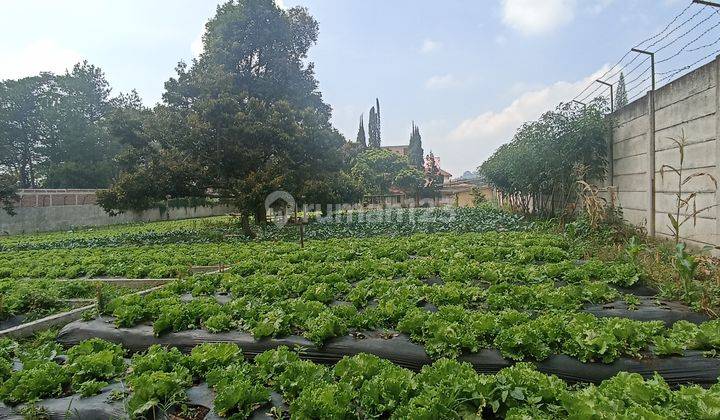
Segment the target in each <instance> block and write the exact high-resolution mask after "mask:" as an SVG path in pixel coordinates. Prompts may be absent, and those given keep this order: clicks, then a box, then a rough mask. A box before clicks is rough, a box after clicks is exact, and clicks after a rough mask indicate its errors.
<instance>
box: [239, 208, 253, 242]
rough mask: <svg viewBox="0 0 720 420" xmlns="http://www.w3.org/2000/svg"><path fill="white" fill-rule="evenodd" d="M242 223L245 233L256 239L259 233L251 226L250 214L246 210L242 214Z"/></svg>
mask: <svg viewBox="0 0 720 420" xmlns="http://www.w3.org/2000/svg"><path fill="white" fill-rule="evenodd" d="M240 225H241V226H242V230H243V233H244V234H245V236H247V237H248V238H250V239H255V238H256V237H257V235H255V232H253V230H252V229H251V228H250V215H249V214H247V213H246V212H242V214H241V215H240Z"/></svg>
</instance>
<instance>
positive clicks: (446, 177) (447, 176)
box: [440, 169, 452, 185]
mask: <svg viewBox="0 0 720 420" xmlns="http://www.w3.org/2000/svg"><path fill="white" fill-rule="evenodd" d="M440 175H442V177H443V185H445V184H447V183H449V182H450V178H452V174H451V173H450V172H448V171H446V170H443V169H440Z"/></svg>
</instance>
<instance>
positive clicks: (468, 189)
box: [440, 178, 494, 207]
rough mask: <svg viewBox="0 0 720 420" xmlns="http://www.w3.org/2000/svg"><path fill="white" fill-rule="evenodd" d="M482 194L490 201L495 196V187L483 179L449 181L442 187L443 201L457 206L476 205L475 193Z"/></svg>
mask: <svg viewBox="0 0 720 420" xmlns="http://www.w3.org/2000/svg"><path fill="white" fill-rule="evenodd" d="M478 193H479V194H482V195H484V196H485V198H486V199H487V200H488V201H489V200H492V199H493V198H494V192H493V189H492V188H491V187H490V186H489V185H488V184H487V183H486V182H484V181H483V180H482V179H479V178H476V179H472V180H461V179H459V180H457V181H449V182H447V183H445V184H443V186H442V188H441V189H440V196H441V200H442V203H443V204H445V205H450V206H456V207H472V206H474V205H475V194H478Z"/></svg>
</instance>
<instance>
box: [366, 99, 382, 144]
mask: <svg viewBox="0 0 720 420" xmlns="http://www.w3.org/2000/svg"><path fill="white" fill-rule="evenodd" d="M368 135H369V139H368V146H369V147H371V148H373V149H379V148H380V127H379V121H378V117H377V112H375V107H372V108H370V117H369V119H368Z"/></svg>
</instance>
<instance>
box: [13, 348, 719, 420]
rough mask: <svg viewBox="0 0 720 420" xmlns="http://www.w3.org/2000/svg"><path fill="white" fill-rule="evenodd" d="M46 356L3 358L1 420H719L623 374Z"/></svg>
mask: <svg viewBox="0 0 720 420" xmlns="http://www.w3.org/2000/svg"><path fill="white" fill-rule="evenodd" d="M47 346H48V344H45V345H42V344H41V345H39V348H40V350H39V351H38V350H36V349H23V347H22V346H21V347H19V348H15V349H14V350H13V347H12V346H8V345H7V343H4V346H3V347H0V350H2V351H1V352H0V361H3V363H5V364H6V366H7V363H8V362H9V361H11V358H12V357H13V356H16V357H19V358H21V359H22V360H24V361H25V362H27V366H28V367H27V369H23V368H22V366H19V365H18V364H16V367H15V369H13V370H12V371H3V373H2V375H3V376H4V377H5V378H7V380H6V381H5V382H4V384H3V385H2V386H0V398H1V399H2V400H3V401H4V402H5V403H6V404H8V405H7V406H3V405H0V415H2V416H3V418H18V417H19V416H21V415H22V416H23V417H26V418H27V417H28V416H29V417H33V416H35V417H38V416H41V415H42V416H45V417H49V418H53V419H61V418H63V419H66V418H73V419H82V420H94V419H107V418H127V417H131V418H172V419H177V420H198V419H208V420H210V419H217V418H221V417H230V416H232V417H233V418H238V419H239V418H251V419H269V418H288V417H289V416H292V417H293V418H444V417H455V416H461V415H462V414H463V413H464V414H466V415H468V414H470V413H473V414H475V416H482V417H483V418H527V417H530V418H565V417H570V418H578V417H586V416H593V417H598V418H604V417H608V416H630V417H631V416H632V415H633V413H638V412H640V413H644V416H645V417H647V416H650V415H654V416H661V417H662V416H665V417H672V418H678V419H696V418H714V416H715V415H716V414H717V413H718V412H719V410H720V385H718V384H715V385H713V386H712V387H711V388H709V389H703V388H701V387H698V386H696V385H692V386H679V387H677V388H676V389H675V390H672V389H671V387H670V386H669V385H668V384H667V383H666V382H665V381H664V380H663V379H662V378H661V377H659V376H652V377H650V378H648V379H643V378H642V377H641V376H640V375H638V374H632V373H626V372H623V373H619V374H617V375H615V376H613V377H612V378H609V379H607V380H605V381H603V382H602V383H600V385H598V386H594V385H582V386H569V384H568V383H566V382H564V381H563V380H561V379H559V378H558V377H556V376H555V375H547V374H545V373H542V372H540V371H538V369H537V368H535V367H534V366H533V365H531V364H526V363H520V364H516V365H513V366H509V367H505V368H502V369H500V370H499V371H498V372H497V373H495V374H492V375H484V374H478V373H477V372H476V370H475V369H474V368H473V367H472V365H470V364H469V363H463V362H459V361H454V360H447V359H442V360H438V361H435V362H432V363H431V364H428V365H426V366H424V367H422V369H420V370H419V372H414V371H410V370H407V369H405V368H403V367H400V366H398V365H397V364H394V363H392V362H390V361H388V360H384V359H382V358H379V357H376V356H373V355H370V354H363V353H360V354H356V355H354V356H351V357H344V358H342V359H340V360H339V361H338V362H337V363H329V364H328V363H327V362H328V361H326V363H324V364H316V363H314V362H311V361H308V360H307V359H304V358H305V357H306V353H305V352H304V351H303V350H300V351H299V352H296V351H295V350H291V349H290V348H288V347H279V348H277V349H273V350H269V351H265V352H263V353H260V354H257V355H255V357H254V358H249V357H248V356H249V355H247V354H243V352H242V351H241V349H240V348H239V347H238V346H236V345H234V344H228V343H213V344H202V345H198V346H195V347H193V349H192V350H191V351H190V352H189V353H188V354H186V355H183V354H182V353H180V352H179V351H178V350H177V349H164V348H162V347H160V346H154V347H151V348H149V349H148V350H147V351H146V352H143V353H139V354H135V355H133V356H132V358H131V359H130V360H128V359H124V358H123V353H124V352H123V349H122V348H120V347H119V346H117V345H113V344H111V343H108V342H105V341H103V340H99V339H97V338H94V339H91V340H88V341H84V342H82V343H80V344H79V345H77V346H73V347H71V348H70V349H68V351H67V353H66V355H64V356H62V357H57V358H55V360H56V361H48V360H46V359H45V360H43V357H44V356H43V355H45V354H47V352H48V351H52V350H54V349H53V348H52V346H50V347H47ZM564 362H565V361H563V360H558V361H557V363H559V364H562V363H564ZM17 369H19V370H17Z"/></svg>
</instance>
